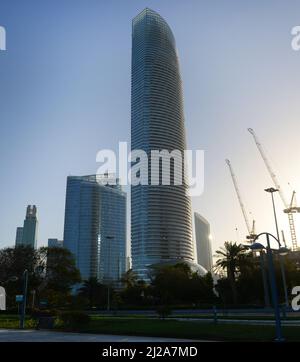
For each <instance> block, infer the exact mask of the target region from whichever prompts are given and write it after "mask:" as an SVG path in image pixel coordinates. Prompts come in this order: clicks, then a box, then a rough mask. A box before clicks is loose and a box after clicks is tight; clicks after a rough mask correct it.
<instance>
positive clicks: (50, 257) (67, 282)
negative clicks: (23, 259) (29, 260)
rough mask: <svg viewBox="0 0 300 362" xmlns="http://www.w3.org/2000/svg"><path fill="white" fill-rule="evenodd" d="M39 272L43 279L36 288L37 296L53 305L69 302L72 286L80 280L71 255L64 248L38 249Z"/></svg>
mask: <svg viewBox="0 0 300 362" xmlns="http://www.w3.org/2000/svg"><path fill="white" fill-rule="evenodd" d="M39 260H40V264H39V272H40V273H42V274H43V281H42V283H41V284H40V285H39V288H38V290H37V292H38V297H39V298H40V299H41V298H43V299H47V300H48V303H49V304H50V305H51V304H52V305H54V306H60V305H65V304H67V302H70V297H71V290H72V287H73V286H74V285H76V284H78V283H80V282H81V277H80V272H79V270H78V269H77V268H76V265H75V260H74V257H73V255H72V254H71V252H70V251H69V250H68V249H65V248H59V247H57V248H46V247H42V248H40V249H39Z"/></svg>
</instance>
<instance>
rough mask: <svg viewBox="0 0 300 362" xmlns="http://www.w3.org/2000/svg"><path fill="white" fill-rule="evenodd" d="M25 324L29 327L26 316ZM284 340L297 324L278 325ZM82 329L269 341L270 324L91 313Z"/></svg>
mask: <svg viewBox="0 0 300 362" xmlns="http://www.w3.org/2000/svg"><path fill="white" fill-rule="evenodd" d="M25 327H26V328H32V323H31V321H30V320H29V319H27V320H26V323H25ZM0 328H14V329H17V328H19V316H18V315H0ZM282 330H283V335H284V337H285V339H286V341H298V342H300V327H290V326H289V327H286V326H284V327H282ZM76 332H82V333H99V334H120V335H122V334H123V335H134V336H151V337H169V338H172V337H173V338H186V339H203V340H215V341H272V340H273V339H274V334H275V327H274V326H261V325H259V326H251V325H236V324H217V325H214V324H213V323H201V322H192V321H191V322H190V321H176V320H159V319H151V318H141V317H139V318H134V317H133V318H132V317H101V316H92V317H91V321H90V323H89V325H88V326H86V327H85V328H81V329H80V330H76Z"/></svg>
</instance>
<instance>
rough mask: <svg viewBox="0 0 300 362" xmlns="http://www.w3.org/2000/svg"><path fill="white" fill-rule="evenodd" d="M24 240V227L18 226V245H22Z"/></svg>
mask: <svg viewBox="0 0 300 362" xmlns="http://www.w3.org/2000/svg"><path fill="white" fill-rule="evenodd" d="M22 242H23V228H22V227H17V231H16V246H20V245H22Z"/></svg>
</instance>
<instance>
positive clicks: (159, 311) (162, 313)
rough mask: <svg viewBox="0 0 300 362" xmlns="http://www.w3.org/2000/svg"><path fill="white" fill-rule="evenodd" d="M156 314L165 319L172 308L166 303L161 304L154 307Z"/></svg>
mask: <svg viewBox="0 0 300 362" xmlns="http://www.w3.org/2000/svg"><path fill="white" fill-rule="evenodd" d="M156 312H157V314H158V315H159V318H162V319H165V318H166V317H168V316H169V315H170V314H172V310H171V308H170V307H169V306H167V305H161V306H159V307H158V308H157V309H156Z"/></svg>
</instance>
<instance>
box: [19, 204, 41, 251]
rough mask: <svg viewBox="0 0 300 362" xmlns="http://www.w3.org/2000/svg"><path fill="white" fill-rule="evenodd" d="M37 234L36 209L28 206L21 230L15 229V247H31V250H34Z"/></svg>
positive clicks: (33, 206)
mask: <svg viewBox="0 0 300 362" xmlns="http://www.w3.org/2000/svg"><path fill="white" fill-rule="evenodd" d="M21 229H22V230H21ZM37 232H38V220H37V208H36V206H35V205H28V206H27V210H26V217H25V220H24V225H23V228H17V234H16V246H20V245H23V246H31V247H32V248H36V246H37ZM21 236H22V238H21Z"/></svg>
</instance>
